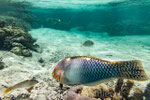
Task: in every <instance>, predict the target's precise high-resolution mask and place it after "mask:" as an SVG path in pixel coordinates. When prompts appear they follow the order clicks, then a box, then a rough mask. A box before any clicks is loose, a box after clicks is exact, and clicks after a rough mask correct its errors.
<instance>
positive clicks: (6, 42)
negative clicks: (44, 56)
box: [0, 25, 38, 57]
mask: <svg viewBox="0 0 150 100" xmlns="http://www.w3.org/2000/svg"><path fill="white" fill-rule="evenodd" d="M35 42H36V39H33V38H32V36H31V35H30V34H29V33H28V32H25V31H24V30H23V29H21V28H19V27H16V26H13V25H9V26H5V27H3V28H0V49H4V50H9V51H11V52H13V53H14V54H16V55H20V56H26V57H29V56H32V53H31V51H30V50H33V51H37V48H38V46H37V44H35Z"/></svg>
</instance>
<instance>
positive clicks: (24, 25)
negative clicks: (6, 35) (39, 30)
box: [0, 16, 31, 31]
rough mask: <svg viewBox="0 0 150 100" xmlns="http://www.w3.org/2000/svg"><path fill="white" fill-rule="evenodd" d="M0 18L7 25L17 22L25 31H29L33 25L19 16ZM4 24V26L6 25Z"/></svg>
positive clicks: (17, 25) (16, 24)
mask: <svg viewBox="0 0 150 100" xmlns="http://www.w3.org/2000/svg"><path fill="white" fill-rule="evenodd" d="M0 19H1V20H2V21H4V22H5V25H6V26H8V25H11V24H13V25H14V23H15V26H16V27H20V28H22V29H23V30H25V31H29V30H30V29H31V25H30V24H29V23H27V22H25V21H24V20H22V19H19V18H15V17H10V16H0ZM2 26H3V27H4V25H2Z"/></svg>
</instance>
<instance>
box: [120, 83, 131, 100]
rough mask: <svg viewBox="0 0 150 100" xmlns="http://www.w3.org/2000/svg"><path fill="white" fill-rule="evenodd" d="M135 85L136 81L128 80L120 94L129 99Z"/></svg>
mask: <svg viewBox="0 0 150 100" xmlns="http://www.w3.org/2000/svg"><path fill="white" fill-rule="evenodd" d="M133 85H134V81H133V80H128V81H127V82H125V83H124V84H123V86H122V88H121V92H120V95H121V96H122V97H123V98H125V99H128V96H129V93H130V91H131V89H132V87H133Z"/></svg>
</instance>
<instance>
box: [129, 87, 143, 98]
mask: <svg viewBox="0 0 150 100" xmlns="http://www.w3.org/2000/svg"><path fill="white" fill-rule="evenodd" d="M129 99H130V100H144V93H143V91H142V90H140V89H139V88H135V90H134V94H133V96H131V97H129Z"/></svg>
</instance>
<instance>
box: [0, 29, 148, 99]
mask: <svg viewBox="0 0 150 100" xmlns="http://www.w3.org/2000/svg"><path fill="white" fill-rule="evenodd" d="M30 33H31V34H32V36H33V37H34V38H37V39H38V40H37V43H38V44H39V45H40V47H42V49H43V52H42V53H35V52H33V57H29V58H24V57H21V56H16V55H15V54H12V53H10V52H7V51H0V57H3V61H4V62H5V64H6V65H7V66H8V67H7V68H4V69H3V70H0V96H1V97H2V96H3V93H2V92H3V90H4V87H2V86H1V85H6V86H12V85H14V84H16V83H17V82H21V81H23V80H26V79H31V78H32V77H35V78H36V79H37V80H39V82H40V83H39V84H37V85H36V88H34V89H33V91H31V93H30V97H32V98H33V99H34V100H47V99H46V98H48V100H51V99H56V98H57V97H58V96H60V95H58V94H59V93H57V90H58V83H57V82H56V81H55V80H53V79H52V77H51V72H52V70H53V68H54V67H55V65H56V64H57V63H58V62H59V61H60V60H61V59H63V58H64V57H66V56H79V55H80V56H82V55H83V56H94V57H98V58H101V59H105V60H110V61H120V60H123V61H124V60H135V59H137V60H141V61H142V63H143V66H144V69H145V71H146V73H147V75H148V76H150V67H149V66H150V62H149V59H150V42H149V39H150V36H124V37H109V36H107V35H106V36H105V37H104V36H102V35H105V33H104V34H102V35H100V34H98V33H92V34H88V33H90V32H82V33H85V34H88V35H85V34H81V33H80V32H78V31H74V30H73V31H70V32H66V31H59V30H53V29H47V28H41V29H34V30H32V31H30ZM86 40H92V41H93V42H94V45H93V46H92V47H84V46H82V43H83V42H84V41H86ZM40 58H43V59H44V61H45V66H44V67H43V66H42V64H41V63H39V62H38V59H40ZM148 82H149V81H147V82H136V86H137V87H140V88H144V87H145V86H146V84H147V83H148ZM17 91H19V92H17ZM19 93H20V94H19ZM22 93H26V90H25V89H20V90H19V89H16V90H14V91H12V92H10V93H8V94H6V96H10V95H11V96H12V95H15V96H18V95H22ZM40 98H43V99H40ZM44 98H45V99H44ZM57 99H58V98H57Z"/></svg>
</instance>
